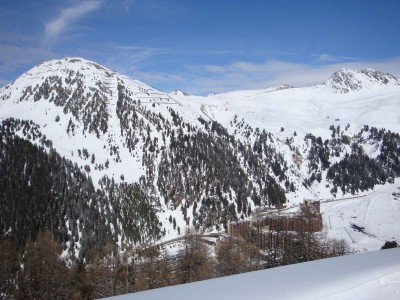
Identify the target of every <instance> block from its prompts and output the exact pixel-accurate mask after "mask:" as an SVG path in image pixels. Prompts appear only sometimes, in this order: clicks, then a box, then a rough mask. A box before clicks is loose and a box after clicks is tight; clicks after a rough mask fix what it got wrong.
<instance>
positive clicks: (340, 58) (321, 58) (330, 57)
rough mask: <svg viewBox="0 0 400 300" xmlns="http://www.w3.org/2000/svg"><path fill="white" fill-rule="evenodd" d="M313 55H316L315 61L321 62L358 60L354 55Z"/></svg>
mask: <svg viewBox="0 0 400 300" xmlns="http://www.w3.org/2000/svg"><path fill="white" fill-rule="evenodd" d="M314 56H315V57H316V59H315V61H316V62H322V63H327V62H341V61H354V60H360V59H357V58H355V57H349V56H341V55H331V54H328V53H322V54H314Z"/></svg>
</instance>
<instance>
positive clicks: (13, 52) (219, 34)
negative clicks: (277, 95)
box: [0, 0, 400, 95]
mask: <svg viewBox="0 0 400 300" xmlns="http://www.w3.org/2000/svg"><path fill="white" fill-rule="evenodd" d="M399 13H400V1H397V0H393V1H389V0H386V1H385V0H380V1H368V0H364V1H357V0H353V1H350V0H348V1H341V0H336V1H324V0H319V1H317V0H314V1H306V0H304V1H301V0H279V1H278V0H276V1H269V0H263V1H257V0H249V1H244V0H242V1H239V0H230V1H228V0H218V1H216V0H213V1H211V0H86V1H83V0H81V1H78V0H64V1H50V0H35V1H32V0H27V1H22V0H21V1H19V0H1V2H0V86H3V85H5V84H7V83H9V82H10V81H12V80H14V79H15V78H17V77H18V76H19V75H21V74H22V73H23V72H25V71H27V70H28V69H30V68H31V67H33V66H34V65H36V64H37V63H39V62H41V61H44V60H49V59H57V58H63V57H66V56H70V57H77V56H79V57H83V58H86V59H89V60H93V61H96V62H98V63H100V64H102V65H104V66H106V67H108V68H111V69H113V70H115V71H118V72H121V73H123V74H125V75H128V76H132V77H135V78H137V79H139V80H141V81H144V82H146V83H148V84H150V85H152V86H154V87H156V88H158V89H161V90H163V91H170V90H172V89H174V88H180V89H182V90H184V91H186V92H189V93H193V94H199V95H205V94H208V93H212V92H223V91H230V90H239V89H254V88H263V87H269V86H272V85H276V84H289V85H293V86H307V85H312V84H316V83H319V82H322V81H323V80H325V79H327V78H328V77H329V75H330V74H331V73H333V72H334V71H336V70H339V69H341V68H353V69H361V68H366V67H372V68H376V69H379V70H382V71H385V72H389V73H392V74H393V75H395V76H398V77H400V17H399Z"/></svg>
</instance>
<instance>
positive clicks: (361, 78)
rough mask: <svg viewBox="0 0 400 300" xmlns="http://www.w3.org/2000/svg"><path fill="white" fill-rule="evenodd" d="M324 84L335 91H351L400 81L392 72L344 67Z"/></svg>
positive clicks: (397, 83) (396, 83)
mask: <svg viewBox="0 0 400 300" xmlns="http://www.w3.org/2000/svg"><path fill="white" fill-rule="evenodd" d="M322 84H323V85H325V86H328V87H331V88H332V89H333V90H334V91H335V92H339V93H349V92H352V91H359V90H361V89H363V88H369V87H372V86H376V85H400V82H399V80H398V79H397V78H396V77H395V76H393V75H391V74H388V73H383V72H381V71H377V70H375V69H372V68H367V69H362V70H359V71H355V70H351V69H342V70H340V71H337V72H335V73H333V74H332V76H331V77H330V78H329V79H328V80H326V81H324V82H323V83H322Z"/></svg>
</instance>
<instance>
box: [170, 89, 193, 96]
mask: <svg viewBox="0 0 400 300" xmlns="http://www.w3.org/2000/svg"><path fill="white" fill-rule="evenodd" d="M168 94H169V95H175V96H190V94H189V93H186V92H184V91H182V90H180V89H175V90H173V91H171V92H169V93H168Z"/></svg>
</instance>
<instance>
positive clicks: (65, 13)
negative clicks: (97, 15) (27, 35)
mask: <svg viewBox="0 0 400 300" xmlns="http://www.w3.org/2000/svg"><path fill="white" fill-rule="evenodd" d="M101 4H102V2H101V0H89V1H83V2H80V3H79V4H77V5H75V6H71V7H67V8H64V9H62V10H61V12H60V14H59V15H58V16H57V17H56V18H55V19H53V20H51V21H50V22H48V23H46V28H45V41H47V42H52V41H54V40H56V39H57V38H58V37H59V36H60V35H61V34H62V33H64V32H65V31H66V30H67V29H68V28H69V27H70V26H71V25H72V24H73V23H74V22H75V21H77V20H78V19H80V18H82V17H83V16H85V15H87V14H88V13H90V12H92V11H94V10H96V9H98V8H100V6H101Z"/></svg>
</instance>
